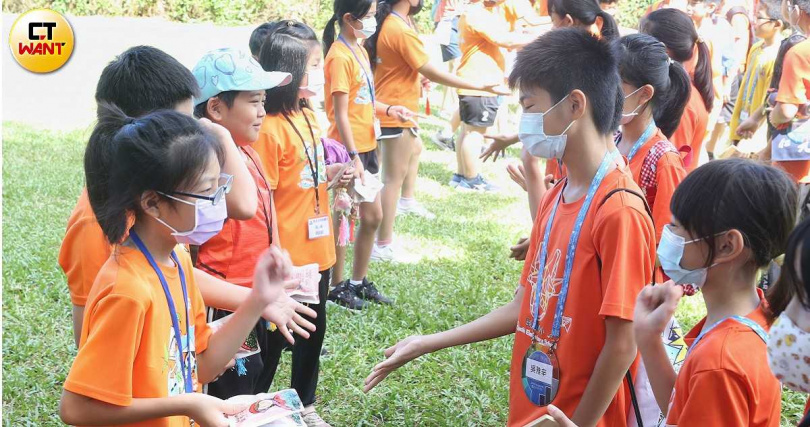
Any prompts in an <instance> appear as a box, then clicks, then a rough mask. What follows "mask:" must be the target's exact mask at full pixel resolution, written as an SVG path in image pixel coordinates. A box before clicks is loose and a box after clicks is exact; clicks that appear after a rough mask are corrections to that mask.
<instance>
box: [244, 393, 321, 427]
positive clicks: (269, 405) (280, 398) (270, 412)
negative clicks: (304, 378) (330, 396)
mask: <svg viewBox="0 0 810 427" xmlns="http://www.w3.org/2000/svg"><path fill="white" fill-rule="evenodd" d="M228 402H233V403H237V404H245V405H250V406H248V407H247V408H246V409H243V410H242V411H241V412H238V413H236V414H234V415H229V416H228V421H229V425H230V427H267V426H279V427H280V426H299V425H302V424H303V420H302V419H301V411H303V410H304V404H303V403H301V399H300V398H299V397H298V393H296V391H295V390H292V389H287V390H281V391H278V392H275V393H261V394H257V395H255V396H254V395H240V396H234V397H232V398H230V399H228ZM303 425H305V424H303Z"/></svg>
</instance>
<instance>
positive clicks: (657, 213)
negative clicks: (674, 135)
mask: <svg viewBox="0 0 810 427" xmlns="http://www.w3.org/2000/svg"><path fill="white" fill-rule="evenodd" d="M656 169H657V171H656V175H655V179H656V181H657V182H658V187H657V188H656V193H655V204H654V205H653V206H652V215H653V218H652V219H653V224H654V225H655V241H656V242H660V241H661V233H662V232H663V231H664V225H666V224H669V222H670V221H671V220H672V212H671V211H670V210H669V208H670V202H671V201H672V194H674V193H675V189H676V188H677V187H678V184H680V183H681V181H683V179H684V178H685V177H686V169H685V168H684V166H683V159H681V156H680V155H679V154H677V153H666V154H664V155H663V156H661V158H660V159H658V166H657V168H656Z"/></svg>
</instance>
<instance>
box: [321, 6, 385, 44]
mask: <svg viewBox="0 0 810 427" xmlns="http://www.w3.org/2000/svg"><path fill="white" fill-rule="evenodd" d="M376 1H377V0H335V1H334V3H333V5H332V10H334V12H335V13H334V14H333V15H332V17H331V18H329V21H328V22H327V23H326V27H325V28H324V29H323V51H324V52H325V53H328V52H329V48H331V47H332V44H333V43H334V42H335V39H336V38H337V34H338V33H337V32H335V24H337V25H338V26H343V15H345V14H347V13H348V14H349V15H351V16H352V17H353V18H354V19H357V20H360V19H363V17H364V16H366V14H367V13H368V11H369V10H370V9H371V5H372V4H374V3H375V2H376Z"/></svg>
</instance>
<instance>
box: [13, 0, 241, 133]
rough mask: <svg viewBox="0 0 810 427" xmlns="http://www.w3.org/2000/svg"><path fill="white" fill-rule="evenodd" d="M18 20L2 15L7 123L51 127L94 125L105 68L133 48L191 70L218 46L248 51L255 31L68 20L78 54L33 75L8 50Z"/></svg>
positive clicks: (159, 22) (107, 19) (150, 21)
mask: <svg viewBox="0 0 810 427" xmlns="http://www.w3.org/2000/svg"><path fill="white" fill-rule="evenodd" d="M16 18H17V15H13V14H5V13H4V14H3V30H2V42H3V65H2V79H3V112H4V114H3V120H12V121H19V122H24V123H28V124H32V125H35V126H37V127H46V128H51V129H75V128H84V127H87V126H89V125H91V124H92V123H93V120H94V118H95V101H94V99H93V95H94V93H95V88H96V82H97V81H98V77H99V75H100V74H101V70H102V69H103V68H104V67H105V66H106V65H107V63H109V62H110V61H111V60H112V59H113V58H114V57H115V55H117V54H119V53H121V52H123V51H124V50H126V49H127V48H129V47H131V46H137V45H143V44H145V45H151V46H155V47H157V48H159V49H162V50H164V51H165V52H167V53H169V54H170V55H172V56H174V57H175V58H177V59H178V60H179V61H180V62H182V63H183V64H184V65H186V66H187V67H189V68H190V67H191V66H193V65H194V63H195V62H196V61H197V60H198V59H199V58H200V57H201V56H202V55H203V53H205V52H206V51H208V50H210V49H213V48H216V47H226V46H235V47H241V48H243V49H245V50H247V49H248V46H247V43H248V39H249V37H250V32H251V31H252V29H253V26H245V27H218V26H215V25H213V24H179V23H175V22H168V21H166V20H163V19H159V18H110V17H97V16H93V17H74V16H68V20H69V21H70V23H71V25H72V26H73V31H74V34H75V36H76V47H75V49H74V51H73V56H72V57H71V58H70V61H69V62H68V63H67V64H66V65H65V66H64V67H62V68H61V69H59V70H57V71H55V72H53V73H50V74H34V73H30V72H28V71H26V70H25V69H23V68H22V67H20V66H19V65H18V64H17V62H16V61H15V60H14V58H13V57H12V56H11V50H10V48H9V47H8V33H9V31H10V29H11V25H12V24H13V22H14V20H15V19H16Z"/></svg>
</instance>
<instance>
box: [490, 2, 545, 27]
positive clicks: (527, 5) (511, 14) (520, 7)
mask: <svg viewBox="0 0 810 427" xmlns="http://www.w3.org/2000/svg"><path fill="white" fill-rule="evenodd" d="M538 1H540V0H538ZM498 7H500V9H501V12H502V13H503V17H504V19H506V22H507V23H508V24H509V31H516V30H519V29H521V27H524V26H526V25H524V24H521V25H518V21H520V20H521V19H525V20H528V21H532V22H534V21H536V18H534V17H533V16H532V15H536V14H537V12H536V11H535V10H534V8H533V7H532V4H531V2H529V0H506V1H505V2H503V3H501V4H500V5H499V6H498ZM532 18H534V19H532Z"/></svg>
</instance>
